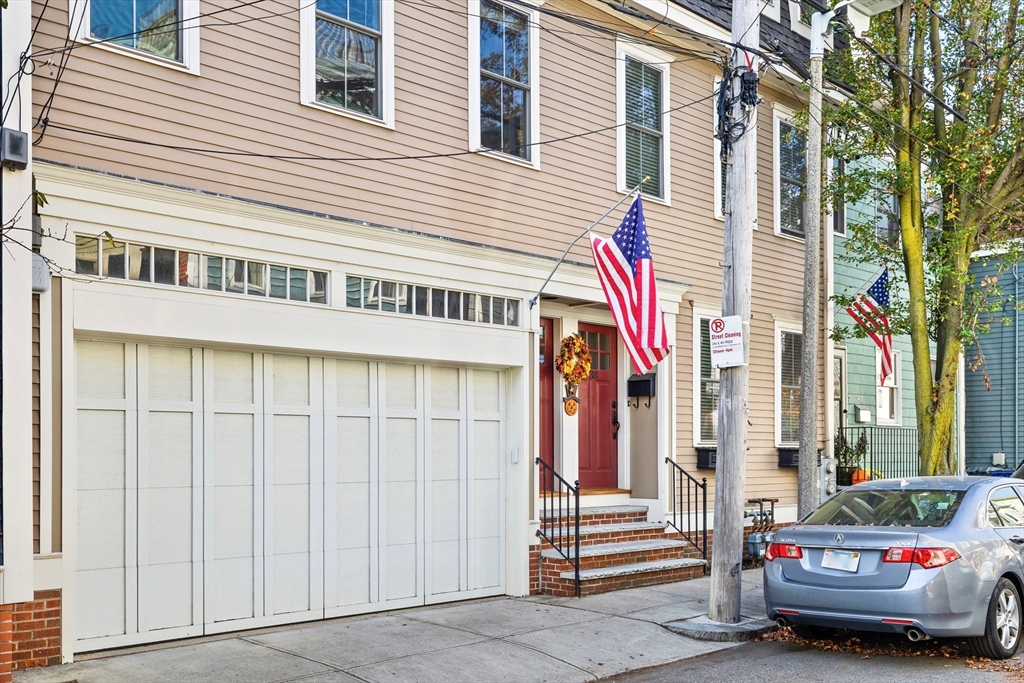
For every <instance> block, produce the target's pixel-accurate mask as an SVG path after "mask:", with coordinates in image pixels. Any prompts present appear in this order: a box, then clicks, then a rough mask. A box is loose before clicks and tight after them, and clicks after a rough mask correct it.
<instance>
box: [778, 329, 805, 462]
mask: <svg viewBox="0 0 1024 683" xmlns="http://www.w3.org/2000/svg"><path fill="white" fill-rule="evenodd" d="M777 344H778V346H777V351H776V353H777V356H776V358H777V361H778V368H777V369H776V377H777V378H778V384H777V388H776V391H777V392H778V393H777V395H776V408H777V410H778V424H779V437H778V438H779V443H796V442H797V441H799V438H800V384H801V371H802V370H801V364H800V355H801V353H802V350H803V346H804V336H803V334H802V333H801V332H798V331H795V330H786V329H782V330H779V333H778V338H777Z"/></svg>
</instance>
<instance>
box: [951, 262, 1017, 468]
mask: <svg viewBox="0 0 1024 683" xmlns="http://www.w3.org/2000/svg"><path fill="white" fill-rule="evenodd" d="M1017 271H1018V273H1019V274H1021V276H1024V265H1022V267H1021V268H1018V269H1017ZM971 272H972V273H973V274H974V276H975V280H974V281H975V282H980V281H981V279H982V278H983V277H986V276H994V275H996V273H997V272H998V264H997V263H995V262H993V261H987V262H986V261H985V260H982V259H978V260H975V262H974V263H973V264H972V265H971ZM999 287H1000V288H1001V289H1002V292H1003V298H1004V300H1006V299H1008V297H1010V296H1014V274H1013V272H1012V270H1006V271H1005V272H1003V273H1002V275H1001V276H1000V277H999ZM1017 289H1018V290H1019V291H1018V294H1020V295H1024V282H1018V283H1017ZM1015 298H1016V297H1015ZM1019 316H1020V312H1019V311H1015V310H1014V307H1013V304H1012V303H1010V302H1009V301H1006V303H1005V305H1004V306H1003V310H1002V311H1001V312H997V313H987V314H983V316H982V318H981V322H983V323H987V324H989V325H990V330H989V332H987V333H984V334H980V335H979V337H978V343H979V345H980V350H981V352H982V353H983V354H984V358H985V364H984V369H982V368H979V369H978V370H974V371H971V370H969V369H968V370H967V371H966V372H965V377H964V397H965V403H966V405H965V422H966V424H965V426H964V441H965V444H964V445H965V460H966V464H967V467H969V468H986V467H990V466H991V465H992V454H993V453H999V452H1001V453H1005V454H1006V465H1007V467H1009V468H1016V466H1017V465H1019V464H1021V462H1024V445H1022V444H1021V439H1024V424H1022V421H1024V320H1020V318H1019ZM1007 322H1008V323H1009V324H1006V323H1007ZM978 350H979V349H978V347H977V346H974V347H972V348H970V349H968V350H967V360H968V362H969V364H973V363H974V362H975V361H974V358H975V356H976V354H977V353H978ZM986 373H987V375H988V380H989V381H988V386H986V382H985V375H986Z"/></svg>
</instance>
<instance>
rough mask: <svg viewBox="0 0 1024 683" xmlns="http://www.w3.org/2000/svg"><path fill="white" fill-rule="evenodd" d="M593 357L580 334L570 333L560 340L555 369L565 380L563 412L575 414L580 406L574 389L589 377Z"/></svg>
mask: <svg viewBox="0 0 1024 683" xmlns="http://www.w3.org/2000/svg"><path fill="white" fill-rule="evenodd" d="M592 362H593V359H592V358H591V357H590V347H589V346H587V342H586V340H585V339H584V338H583V337H582V336H581V335H580V334H570V335H569V336H568V337H566V338H565V339H563V340H562V346H561V348H560V349H559V351H558V357H557V358H555V369H556V370H558V372H559V373H561V375H562V378H563V380H564V381H565V398H563V399H562V402H563V403H565V414H566V415H569V416H570V417H571V416H573V415H575V414H576V413H577V412H578V411H579V408H580V399H579V396H578V395H577V394H576V389H577V388H578V387H579V385H580V383H582V382H586V381H587V380H588V379H590V375H591V369H592V365H591V364H592Z"/></svg>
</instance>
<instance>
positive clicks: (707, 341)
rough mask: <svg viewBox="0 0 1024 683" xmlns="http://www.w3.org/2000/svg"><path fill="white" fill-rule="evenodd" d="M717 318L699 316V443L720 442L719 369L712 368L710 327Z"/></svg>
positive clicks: (697, 369)
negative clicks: (712, 320)
mask: <svg viewBox="0 0 1024 683" xmlns="http://www.w3.org/2000/svg"><path fill="white" fill-rule="evenodd" d="M713 317H715V316H706V315H702V316H699V322H698V326H699V327H700V332H699V334H700V354H699V359H698V367H697V368H695V370H696V371H697V383H698V384H697V395H698V401H699V408H700V434H699V438H698V442H699V443H715V442H716V441H717V440H718V386H719V385H718V382H719V369H718V368H714V367H711V330H710V328H709V326H708V324H709V323H710V321H711V319H712V318H713Z"/></svg>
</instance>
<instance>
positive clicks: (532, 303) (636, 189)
mask: <svg viewBox="0 0 1024 683" xmlns="http://www.w3.org/2000/svg"><path fill="white" fill-rule="evenodd" d="M650 179H651V176H644V179H643V180H641V181H640V184H639V185H637V186H636V187H634V188H633V189H632V190H630V191H629V193H628V194H626V196H624V197H623V198H622V199H620V200H619V201H617V202H615V204H614V205H613V206H612V208H610V209H608V210H607V211H605V212H604V213H603V214H602V215H601V217H600V218H598V219H597V220H596V221H594V222H593V223H591V224H590V225H588V226H587V229H586V230H584V231H583V232H581V233H580V234H579V235H577V236H576V239H574V240H573V241H572V242H569V246H567V247H566V248H565V251H563V252H562V255H561V256H560V257H559V259H558V261H556V262H555V267H554V268H552V269H551V272H550V273H548V277H547V279H546V280H544V284H542V285H541V286H540V289H538V290H537V293H536V294H535V295H534V297H533V298H532V299H530V308H533V307H534V306H536V305H537V302H538V301H539V300H540V295H541V292H543V291H544V288H545V287H547V286H548V283H549V282H551V278H553V277H554V276H555V271H556V270H558V266H560V265H562V261H564V260H565V257H566V256H568V255H569V250H570V249H572V247H573V245H574V244H576V243H577V242H579V241H580V240H581V239H583V236H584V235H586V234H587V233H588V232H590V231H591V230H593V229H594V228H595V227H596V226H597V224H598V223H600V222H601V221H603V220H604V219H605V218H608V216H609V214H611V212H612V211H614V210H615V209H617V208H619V205H620V204H622V202H624V201H626V200H627V199H629V198H630V197H632V196H633V195H635V194H636V193H637V192H639V191H640V188H641V187H643V185H644V183H646V182H647V181H648V180H650Z"/></svg>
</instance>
